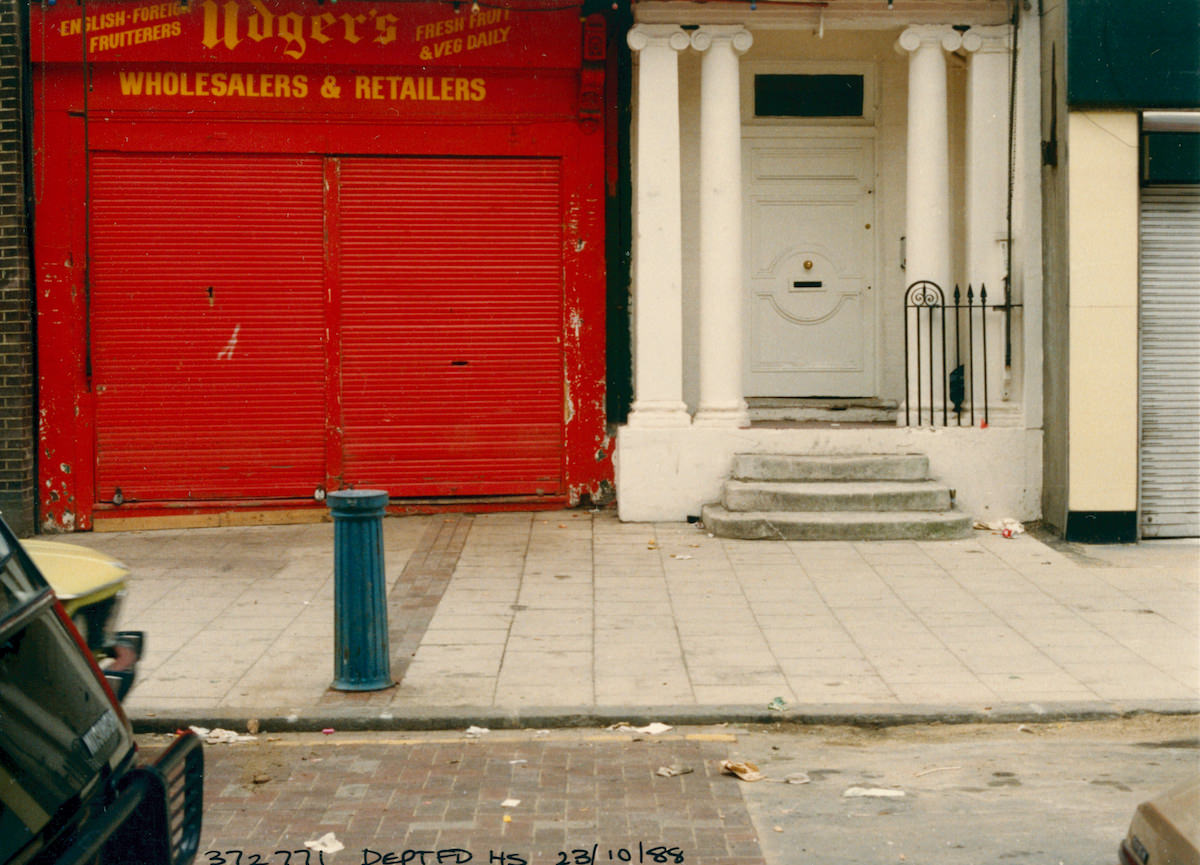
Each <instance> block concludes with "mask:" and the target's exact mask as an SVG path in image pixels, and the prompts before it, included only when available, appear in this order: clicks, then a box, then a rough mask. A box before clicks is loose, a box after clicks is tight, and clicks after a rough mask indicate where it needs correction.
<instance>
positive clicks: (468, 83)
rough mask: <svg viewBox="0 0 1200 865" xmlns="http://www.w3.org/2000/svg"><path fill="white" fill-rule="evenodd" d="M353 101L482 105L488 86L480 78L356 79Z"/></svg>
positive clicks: (378, 77)
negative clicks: (383, 100)
mask: <svg viewBox="0 0 1200 865" xmlns="http://www.w3.org/2000/svg"><path fill="white" fill-rule="evenodd" d="M354 98H355V99H390V100H396V101H400V102H404V101H419V102H482V101H483V100H484V99H486V98H487V84H486V82H485V81H484V80H483V79H482V78H430V77H417V78H414V77H410V76H407V75H355V76H354Z"/></svg>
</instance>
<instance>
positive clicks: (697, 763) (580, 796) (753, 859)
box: [143, 731, 764, 865]
mask: <svg viewBox="0 0 1200 865" xmlns="http://www.w3.org/2000/svg"><path fill="white" fill-rule="evenodd" d="M143 740H144V746H143V747H144V748H145V749H146V750H147V751H148V752H149V751H152V750H153V749H154V747H155V746H156V745H158V744H159V743H161V742H162V741H163V737H143ZM733 741H735V740H734V737H732V736H729V735H725V734H720V733H693V734H687V735H684V734H677V733H668V734H665V735H661V736H645V737H642V736H636V735H632V736H631V735H629V734H617V733H613V732H608V731H554V732H548V731H547V732H542V733H538V732H536V731H525V732H521V733H507V734H505V733H500V732H492V733H488V734H485V735H483V736H481V737H480V738H476V739H468V738H465V737H464V736H463V735H462V734H461V733H458V734H454V733H441V734H432V733H430V734H417V735H415V736H400V735H397V734H382V733H380V734H350V733H347V734H339V733H334V734H333V735H331V736H325V737H322V736H320V735H316V734H290V735H283V736H270V735H266V734H260V735H259V736H258V737H257V739H256V740H255V741H254V742H248V743H241V744H231V745H207V746H205V760H206V781H205V785H206V790H205V811H204V831H203V836H202V840H201V847H200V855H199V856H198V857H197V862H198V863H202V865H255V859H254V857H255V856H256V855H257V856H258V857H259V860H258V861H259V862H261V863H262V865H306V859H308V858H311V863H310V865H316V863H317V862H318V858H317V857H316V856H315V855H311V856H307V855H306V854H304V853H302V852H300V853H293V854H292V855H291V857H290V861H288V859H289V857H288V856H287V854H285V853H282V852H278V853H277V852H276V851H304V850H305V849H306V848H305V842H307V841H313V840H315V839H318V838H320V837H321V836H324V835H325V834H326V833H329V832H332V833H334V835H335V837H336V838H337V840H338V841H339V842H340V843H342V844H344V845H345V848H346V849H345V850H343V851H340V852H338V853H336V854H333V855H328V854H326V855H325V857H324V863H325V865H351V863H353V865H369V863H371V862H375V863H380V862H381V861H382V860H380V859H379V858H378V854H385V853H389V852H390V853H393V854H395V856H394V858H393V859H392V860H390V861H391V863H393V865H400V863H402V862H405V863H406V865H407V863H413V865H417V863H422V861H423V862H424V863H428V865H433V863H434V862H435V861H437V860H436V859H434V858H433V855H432V854H430V855H428V856H427V857H426V858H425V859H424V860H422V859H420V858H411V857H412V856H413V854H411V853H410V854H408V856H409V857H410V858H408V859H407V860H406V859H405V856H406V854H405V851H416V850H427V851H437V850H445V851H448V850H465V851H468V852H469V853H470V854H471V857H472V858H471V860H470V861H471V862H475V863H479V862H482V863H488V862H489V861H497V862H499V861H501V860H499V859H493V858H492V854H495V855H496V856H500V854H502V853H503V854H505V855H507V856H509V857H513V856H516V857H518V858H519V859H520V860H524V861H525V862H526V863H528V865H556V863H558V865H591V863H592V862H594V863H595V865H612V863H618V865H619V863H621V862H624V861H631V862H633V863H639V862H641V863H650V862H680V861H683V862H687V863H693V865H704V863H707V865H763V862H764V860H763V857H762V852H761V850H760V848H759V844H758V841H757V837H756V834H755V830H754V827H753V826H752V824H751V821H750V817H749V814H748V812H747V809H746V805H745V803H744V802H743V799H742V791H741V790H740V789H739V785H740V784H741V783H742V782H740V781H738V780H736V779H734V778H733V777H732V776H730V775H723V774H721V769H720V766H719V764H720V761H721V760H723V759H725V758H726V757H727V756H728V755H729V749H730V747H731V744H730V743H731V742H733ZM664 766H667V767H671V766H675V767H683V768H685V769H690V770H691V771H690V772H688V773H686V774H680V775H677V776H673V777H664V776H660V775H658V774H656V773H657V770H658V769H659V768H660V767H664ZM506 800H519V803H518V804H512V803H509V804H508V805H507V806H506V804H505V803H506ZM233 851H242V852H241V858H240V861H239V859H238V854H237V853H235V852H233ZM364 851H373V852H364ZM445 856H446V857H447V858H444V859H443V860H442V862H455V861H462V859H461V856H462V854H449V853H447V854H445ZM503 861H504V862H505V865H520V862H519V861H517V860H516V859H513V858H509V859H507V860H503Z"/></svg>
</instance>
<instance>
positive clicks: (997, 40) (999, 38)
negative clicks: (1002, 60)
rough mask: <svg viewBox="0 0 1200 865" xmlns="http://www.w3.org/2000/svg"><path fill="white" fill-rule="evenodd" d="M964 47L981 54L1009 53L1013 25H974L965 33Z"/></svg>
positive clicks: (963, 38)
mask: <svg viewBox="0 0 1200 865" xmlns="http://www.w3.org/2000/svg"><path fill="white" fill-rule="evenodd" d="M962 47H963V48H965V49H966V50H968V51H973V52H974V51H977V52H979V53H980V54H999V53H1008V52H1009V51H1011V50H1012V27H1010V26H1009V25H1007V24H1002V25H999V26H996V27H972V28H971V29H970V30H968V31H967V32H966V33H964V34H963V37H962Z"/></svg>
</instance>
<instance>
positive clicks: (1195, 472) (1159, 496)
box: [1141, 186, 1200, 537]
mask: <svg viewBox="0 0 1200 865" xmlns="http://www.w3.org/2000/svg"><path fill="white" fill-rule="evenodd" d="M1141 223H1142V224H1141V244H1142V253H1141V283H1142V284H1141V340H1142V347H1141V426H1142V434H1141V435H1142V442H1141V522H1142V535H1143V536H1144V537H1191V536H1196V535H1200V187H1196V186H1177V187H1147V188H1145V189H1143V190H1142V213H1141Z"/></svg>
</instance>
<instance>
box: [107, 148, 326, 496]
mask: <svg viewBox="0 0 1200 865" xmlns="http://www.w3.org/2000/svg"><path fill="white" fill-rule="evenodd" d="M322 181H323V176H322V160H321V159H320V158H319V157H317V158H307V157H263V156H237V155H224V154H215V155H184V156H169V155H166V156H160V155H145V154H110V153H97V154H94V155H93V158H92V162H91V192H92V206H91V215H92V221H91V227H90V232H91V237H90V241H91V242H90V250H91V256H90V261H91V270H90V277H91V279H90V282H91V297H90V321H91V332H90V340H91V346H90V351H91V358H92V364H93V371H94V372H93V391H94V393H95V400H96V406H95V408H96V431H97V443H96V447H97V450H96V465H97V469H96V495H97V501H102V502H107V501H112V500H113V496H114V493H115V491H116V490H117V489H120V490H121V494H122V496H123V498H124V499H125V500H126V501H134V500H158V501H171V500H176V501H179V500H184V501H197V500H204V499H232V498H271V497H296V496H305V497H307V496H311V495H312V494H313V491H314V489H315V488H316V487H318V486H320V485H322V484H323V483H324V479H325V464H324V419H325V406H326V399H325V378H326V376H325V345H326V343H325V341H324V286H323V273H324V261H323V237H322V233H323V213H324V211H323V208H324V196H323V192H322Z"/></svg>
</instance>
